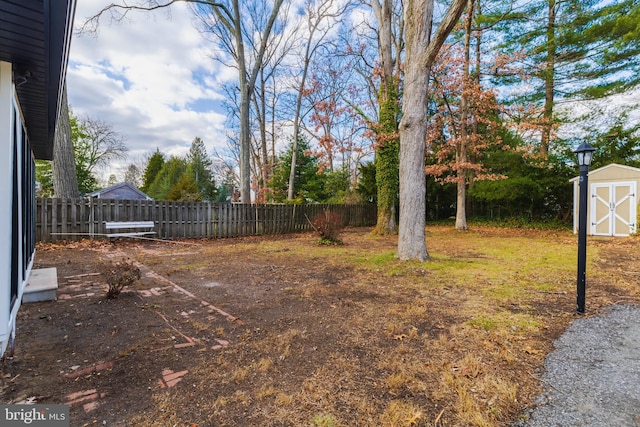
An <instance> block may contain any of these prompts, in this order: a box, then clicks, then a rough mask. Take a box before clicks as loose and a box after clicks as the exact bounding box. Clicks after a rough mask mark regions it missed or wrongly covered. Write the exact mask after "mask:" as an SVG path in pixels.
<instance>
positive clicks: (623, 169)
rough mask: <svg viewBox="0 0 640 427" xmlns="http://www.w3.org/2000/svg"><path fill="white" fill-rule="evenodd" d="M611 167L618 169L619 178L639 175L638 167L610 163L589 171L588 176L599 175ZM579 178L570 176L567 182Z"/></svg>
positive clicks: (609, 170)
mask: <svg viewBox="0 0 640 427" xmlns="http://www.w3.org/2000/svg"><path fill="white" fill-rule="evenodd" d="M612 169H618V170H619V171H620V172H619V173H620V175H621V178H627V177H629V176H633V177H637V176H639V175H640V169H638V168H634V167H633V166H627V165H620V164H618V163H610V164H608V165H607V166H603V167H601V168H598V169H594V170H592V171H589V177H593V176H594V175H599V174H602V173H606V172H611V170H612ZM578 179H580V177H579V176H576V177H574V178H571V179H570V180H569V182H574V181H577V180H578Z"/></svg>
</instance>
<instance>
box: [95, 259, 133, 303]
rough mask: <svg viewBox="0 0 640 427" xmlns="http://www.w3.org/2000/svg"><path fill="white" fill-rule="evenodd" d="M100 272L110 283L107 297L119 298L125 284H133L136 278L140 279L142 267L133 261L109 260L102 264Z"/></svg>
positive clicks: (108, 283)
mask: <svg viewBox="0 0 640 427" xmlns="http://www.w3.org/2000/svg"><path fill="white" fill-rule="evenodd" d="M100 273H101V274H102V275H103V276H104V278H105V280H106V281H107V285H109V289H108V290H107V298H109V299H112V298H117V297H118V295H120V292H122V289H124V287H125V286H130V285H132V284H133V283H134V282H135V281H136V280H140V277H142V276H141V274H140V269H139V268H138V267H136V266H135V265H134V264H133V262H130V261H127V260H122V261H117V262H109V263H105V264H102V265H101V266H100Z"/></svg>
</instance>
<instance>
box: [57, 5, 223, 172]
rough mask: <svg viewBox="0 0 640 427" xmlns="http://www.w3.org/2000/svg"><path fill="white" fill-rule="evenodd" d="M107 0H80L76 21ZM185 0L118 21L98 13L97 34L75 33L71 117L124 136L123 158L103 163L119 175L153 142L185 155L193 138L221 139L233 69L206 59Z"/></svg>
mask: <svg viewBox="0 0 640 427" xmlns="http://www.w3.org/2000/svg"><path fill="white" fill-rule="evenodd" d="M109 3H111V1H110V0H79V1H78V3H77V10H76V16H75V26H76V28H77V27H79V26H81V25H82V24H83V23H84V22H85V20H86V18H87V17H89V16H92V15H94V14H95V13H97V12H98V11H99V10H101V9H102V8H103V7H104V6H106V5H107V4H109ZM211 49H212V46H211V43H210V42H207V41H206V40H205V39H204V37H202V36H201V34H200V33H199V32H198V30H197V29H196V28H195V26H194V23H193V15H192V14H191V12H190V10H189V7H188V5H186V4H182V3H177V4H175V5H173V6H171V8H170V11H156V12H153V13H150V12H134V13H131V14H130V15H129V16H128V19H127V20H124V21H122V22H110V19H109V17H108V16H105V18H104V19H102V20H101V22H100V26H99V30H98V33H97V35H91V34H80V35H78V34H74V36H73V39H72V42H71V50H70V53H69V66H68V71H67V91H68V97H69V104H70V106H71V108H72V109H73V112H74V115H75V116H77V117H91V118H95V119H100V120H102V121H104V122H106V123H108V124H110V125H111V126H112V127H113V129H114V130H115V131H116V132H119V133H120V134H121V135H123V136H124V137H125V138H126V144H127V146H128V147H129V152H128V159H127V160H125V161H124V163H122V162H121V163H120V164H114V165H113V166H112V167H111V168H110V169H109V170H105V171H102V173H103V175H106V176H107V177H108V175H109V174H111V173H114V174H116V176H117V177H118V179H122V178H123V172H124V167H126V165H128V164H130V163H131V162H133V161H135V160H136V159H141V158H143V157H144V156H145V155H146V154H149V153H151V152H154V151H155V150H156V148H159V149H160V151H161V152H163V153H165V155H172V154H174V155H184V154H186V153H187V152H188V150H189V147H190V146H191V142H192V141H193V139H194V138H195V137H196V136H198V137H200V138H202V139H203V141H204V142H205V146H206V147H207V151H208V152H209V153H211V152H212V149H213V148H214V147H216V148H217V149H223V148H224V146H225V144H226V136H225V119H226V116H225V114H224V111H223V110H222V108H221V102H222V100H223V99H224V95H223V93H222V89H221V87H222V83H224V82H229V81H234V80H235V79H236V75H235V73H236V71H235V70H234V69H229V68H225V67H224V66H222V65H221V64H219V63H218V62H216V61H214V60H213V59H211V56H212V51H211Z"/></svg>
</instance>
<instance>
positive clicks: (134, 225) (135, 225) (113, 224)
mask: <svg viewBox="0 0 640 427" xmlns="http://www.w3.org/2000/svg"><path fill="white" fill-rule="evenodd" d="M104 225H105V228H106V229H107V234H106V235H107V237H109V238H112V237H136V236H146V235H149V234H156V232H155V231H153V228H154V227H155V223H154V222H153V221H107V222H105V223H104ZM145 228H146V229H147V230H146V231H124V232H122V231H118V230H140V229H145ZM149 229H151V230H149Z"/></svg>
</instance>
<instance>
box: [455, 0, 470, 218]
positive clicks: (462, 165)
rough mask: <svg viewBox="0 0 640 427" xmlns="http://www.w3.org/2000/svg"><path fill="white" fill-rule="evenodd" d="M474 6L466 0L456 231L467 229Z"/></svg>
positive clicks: (457, 164)
mask: <svg viewBox="0 0 640 427" xmlns="http://www.w3.org/2000/svg"><path fill="white" fill-rule="evenodd" d="M473 12H474V4H473V0H468V5H467V21H466V22H465V36H464V63H463V65H462V67H463V68H462V96H461V98H460V142H459V143H458V147H457V149H456V173H457V181H456V184H457V187H458V192H457V193H458V194H457V198H456V230H466V229H467V160H468V159H467V141H468V139H469V127H468V122H469V82H470V79H471V74H470V72H469V69H470V68H471V64H470V63H471V55H470V53H471V23H472V22H473Z"/></svg>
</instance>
